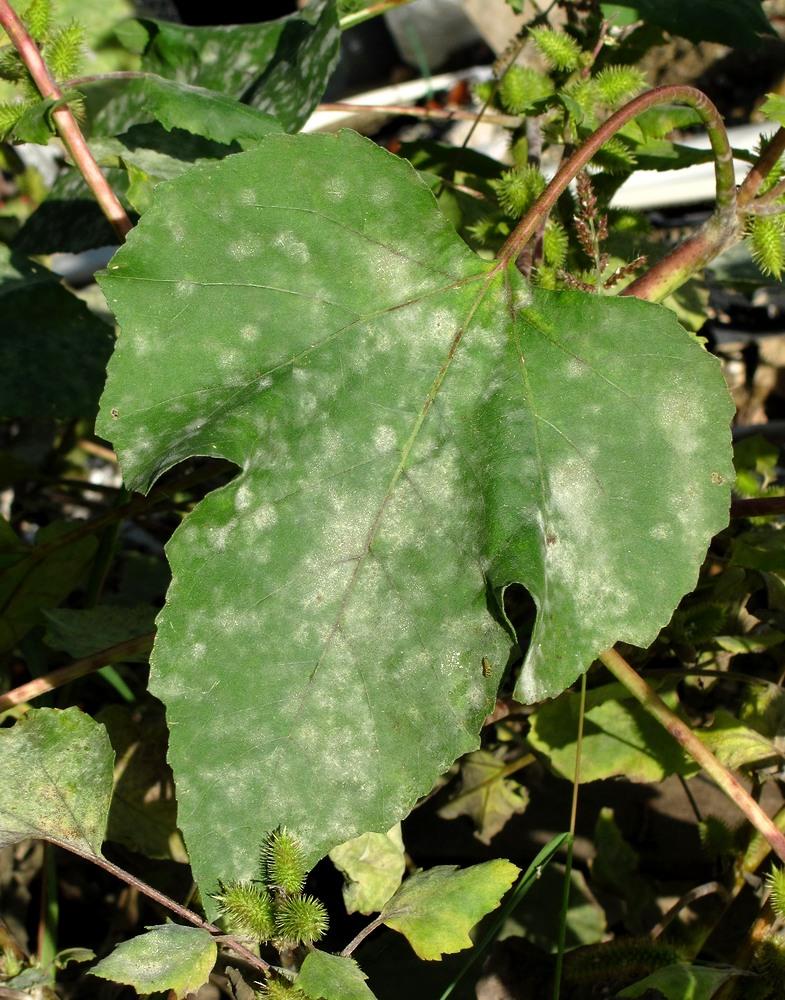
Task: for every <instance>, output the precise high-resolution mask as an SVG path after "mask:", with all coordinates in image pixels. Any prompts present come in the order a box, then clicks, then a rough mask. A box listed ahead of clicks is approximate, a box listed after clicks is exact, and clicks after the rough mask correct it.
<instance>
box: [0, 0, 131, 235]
mask: <svg viewBox="0 0 785 1000" xmlns="http://www.w3.org/2000/svg"><path fill="white" fill-rule="evenodd" d="M0 25H2V27H3V28H5V30H6V32H7V33H8V37H9V38H10V39H11V41H12V42H13V44H14V47H15V48H16V50H17V52H18V53H19V55H20V56H21V57H22V61H23V62H24V64H25V66H26V67H27V70H28V72H29V73H30V76H31V77H32V78H33V82H34V83H35V85H36V87H38V90H39V92H40V94H41V96H42V97H43V98H44V100H49V99H51V100H54V101H62V100H63V93H62V91H61V90H60V88H59V87H58V86H57V84H56V83H55V81H54V79H53V77H52V74H51V73H50V72H49V69H48V67H47V65H46V63H45V62H44V60H43V58H42V57H41V53H40V52H39V51H38V47H37V46H36V44H35V42H34V41H33V39H32V38H31V37H30V35H29V33H28V31H27V29H26V28H25V26H24V25H23V24H22V22H21V21H20V20H19V18H18V17H17V15H16V12H15V11H14V9H13V8H12V7H11V5H10V4H9V3H8V0H0ZM52 119H53V120H54V123H55V127H56V128H57V132H58V134H59V136H60V138H61V139H62V140H63V144H64V146H65V148H66V149H67V150H68V152H69V154H70V155H71V159H72V160H73V162H74V165H75V166H76V167H77V169H78V170H79V172H80V173H81V174H82V176H83V177H84V179H85V181H86V182H87V185H88V187H89V188H90V190H91V191H92V192H93V195H94V196H95V199H96V201H97V202H98V204H99V205H100V207H101V211H102V212H103V213H104V215H105V216H106V217H107V219H108V220H109V222H110V224H111V226H112V228H113V229H114V231H115V233H116V234H117V236H118V237H119V239H120V240H121V241H123V240H124V239H125V237H126V236H127V235H128V233H129V232H130V231H131V229H132V228H133V226H132V224H131V220H130V219H129V218H128V215H127V214H126V211H125V209H124V208H123V206H122V205H121V204H120V202H119V201H118V199H117V195H115V193H114V191H113V190H112V189H111V187H110V186H109V184H108V183H107V180H106V178H105V177H104V175H103V174H102V173H101V169H100V167H99V166H98V164H97V163H96V162H95V159H94V157H93V154H92V153H91V152H90V150H89V148H88V146H87V143H86V142H85V139H84V136H83V135H82V133H81V131H80V129H79V126H78V125H77V123H76V119H75V118H74V116H73V114H72V113H71V109H70V108H69V107H68V105H67V104H61V105H60V106H59V107H57V108H55V109H54V111H53V112H52Z"/></svg>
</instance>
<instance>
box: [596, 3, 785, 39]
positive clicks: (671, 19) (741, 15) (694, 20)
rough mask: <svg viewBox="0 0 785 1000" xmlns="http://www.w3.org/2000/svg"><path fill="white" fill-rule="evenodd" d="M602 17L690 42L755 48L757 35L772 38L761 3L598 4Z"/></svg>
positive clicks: (772, 31) (772, 32) (771, 31)
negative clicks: (653, 28)
mask: <svg viewBox="0 0 785 1000" xmlns="http://www.w3.org/2000/svg"><path fill="white" fill-rule="evenodd" d="M600 7H601V10H602V13H603V15H604V16H605V17H613V16H618V15H619V14H621V15H622V16H623V17H624V19H625V20H626V18H627V17H629V16H632V17H633V18H634V19H637V18H639V19H640V20H642V21H646V22H647V23H650V24H657V25H659V26H660V27H661V28H665V30H666V31H669V32H670V33H671V34H672V35H680V36H681V37H682V38H689V39H690V41H692V42H696V43H697V42H722V43H723V44H724V45H730V46H732V47H733V48H736V47H739V46H740V47H743V48H753V49H754V48H757V47H758V46H759V45H760V37H759V34H769V35H773V34H774V29H773V28H772V26H771V24H770V23H769V20H768V18H767V17H766V14H765V13H764V11H763V7H762V5H761V0H690V2H689V3H684V2H683V0H625V2H623V3H602V4H600Z"/></svg>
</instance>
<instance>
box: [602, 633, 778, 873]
mask: <svg viewBox="0 0 785 1000" xmlns="http://www.w3.org/2000/svg"><path fill="white" fill-rule="evenodd" d="M600 660H601V661H602V662H603V663H604V664H605V666H606V667H607V668H608V670H610V672H611V673H612V674H613V675H614V677H616V679H617V680H619V681H621V683H622V684H623V685H624V687H625V688H626V689H627V690H628V691H629V692H630V694H631V695H633V697H635V698H637V699H638V701H639V702H640V703H641V705H643V707H644V709H645V710H646V711H647V712H648V713H649V715H651V716H653V717H654V718H655V719H656V720H657V721H658V722H659V723H660V724H661V725H662V726H664V727H665V728H666V729H667V730H668V732H669V733H670V734H671V736H673V738H674V739H675V740H677V741H678V742H679V743H680V744H681V745H682V747H683V748H684V749H685V750H686V751H687V753H688V754H689V755H690V756H691V757H692V758H693V759H694V760H695V761H697V763H698V764H700V766H701V767H702V768H703V770H704V771H705V772H706V774H708V775H709V777H710V778H712V779H713V780H714V781H715V782H716V784H717V785H718V786H719V787H720V789H721V790H722V791H723V792H725V794H726V795H727V796H728V798H729V799H731V800H732V801H733V802H735V803H736V805H737V806H738V807H739V809H741V811H742V812H743V813H744V815H745V816H746V817H747V819H748V820H749V821H750V823H752V825H753V826H754V827H755V829H756V830H759V831H760V833H761V834H762V835H763V836H764V837H765V838H766V840H767V841H768V842H769V844H771V847H772V850H773V851H774V852H775V853H776V854H777V856H778V857H779V858H780V860H781V861H785V835H783V833H782V831H781V830H780V829H779V828H778V827H777V825H776V824H775V823H774V822H773V820H772V819H771V817H769V816H768V815H767V814H766V813H765V812H764V811H763V809H761V807H760V806H759V805H758V803H757V802H756V801H755V799H753V797H752V796H751V795H750V793H749V792H748V791H747V789H746V788H745V787H744V786H743V785H742V783H741V782H740V781H739V779H738V778H737V777H736V776H735V775H734V774H733V773H732V772H731V771H729V770H728V768H727V767H725V766H724V764H721V763H720V762H719V761H718V760H717V758H716V757H715V756H714V754H713V753H712V752H711V751H710V750H709V749H708V747H706V746H705V745H704V744H703V743H701V741H700V740H699V739H698V737H697V736H696V735H695V734H694V733H693V732H692V730H691V729H690V727H689V726H688V725H687V724H686V723H684V722H682V720H681V719H680V718H679V717H678V715H676V713H675V712H672V711H671V709H669V708H668V706H667V705H666V704H665V702H664V701H663V700H662V698H660V696H659V695H658V694H657V692H656V691H654V690H653V688H651V687H649V685H648V684H647V683H646V681H645V680H644V679H643V678H642V677H641V676H640V674H638V673H636V671H635V670H633V668H632V667H631V666H630V664H629V663H627V661H626V660H625V659H624V657H623V656H621V655H620V654H619V653H617V652H616V650H615V649H608V650H606V651H605V652H604V653H603V654H602V655H601V656H600Z"/></svg>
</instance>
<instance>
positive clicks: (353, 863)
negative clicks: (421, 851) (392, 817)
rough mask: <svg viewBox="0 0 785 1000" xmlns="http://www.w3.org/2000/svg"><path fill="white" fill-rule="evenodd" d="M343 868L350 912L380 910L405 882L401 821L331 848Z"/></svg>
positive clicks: (331, 855)
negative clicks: (387, 830) (385, 830)
mask: <svg viewBox="0 0 785 1000" xmlns="http://www.w3.org/2000/svg"><path fill="white" fill-rule="evenodd" d="M330 860H331V861H332V863H333V864H334V865H335V867H336V868H337V869H338V870H339V871H341V872H343V874H344V877H345V879H346V883H345V885H344V887H343V901H344V904H345V906H346V911H347V913H378V911H379V910H381V908H382V907H383V906H384V904H385V903H386V902H387V900H388V899H389V898H390V896H392V894H393V893H394V892H395V890H396V889H397V888H398V886H399V885H400V884H401V879H402V878H403V873H404V871H405V870H406V861H405V859H404V854H403V841H402V840H401V825H400V823H398V824H397V825H396V826H394V827H393V828H392V830H390V831H389V833H363V834H361V835H360V836H359V837H354V838H353V839H352V840H347V841H346V843H345V844H339V845H338V847H334V848H333V849H332V850H331V851H330Z"/></svg>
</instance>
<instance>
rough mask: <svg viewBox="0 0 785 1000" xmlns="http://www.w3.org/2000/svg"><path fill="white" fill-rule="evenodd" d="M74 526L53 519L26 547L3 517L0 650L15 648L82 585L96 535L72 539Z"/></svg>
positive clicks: (0, 569)
mask: <svg viewBox="0 0 785 1000" xmlns="http://www.w3.org/2000/svg"><path fill="white" fill-rule="evenodd" d="M72 533H73V526H72V525H69V524H63V523H62V522H57V521H56V522H53V523H52V524H48V525H47V526H46V527H45V528H41V529H39V531H38V532H37V533H36V537H35V545H34V546H32V547H31V546H29V545H26V544H25V543H24V542H23V541H22V540H21V539H20V538H19V536H18V535H17V534H16V532H15V531H14V530H13V529H12V528H11V526H10V525H9V524H8V523H7V522H6V521H4V520H2V519H0V651H5V650H8V649H11V648H12V647H13V646H15V645H16V643H17V642H19V640H20V639H22V638H24V636H25V635H27V633H28V632H29V631H30V629H31V628H33V627H34V626H35V625H39V624H41V623H42V622H43V613H44V611H45V610H46V609H50V608H54V607H56V606H57V605H58V604H59V603H60V602H61V601H62V600H64V599H65V598H66V597H67V596H68V595H69V594H70V593H71V591H72V590H73V589H74V587H75V586H76V585H77V584H78V583H79V581H80V579H81V577H82V575H83V573H84V572H85V569H86V568H87V566H88V565H89V563H90V561H91V560H92V558H93V555H94V554H95V549H96V544H97V543H96V540H95V538H93V537H90V536H88V537H83V538H75V539H70V538H69V536H70V535H71V534H72Z"/></svg>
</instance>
